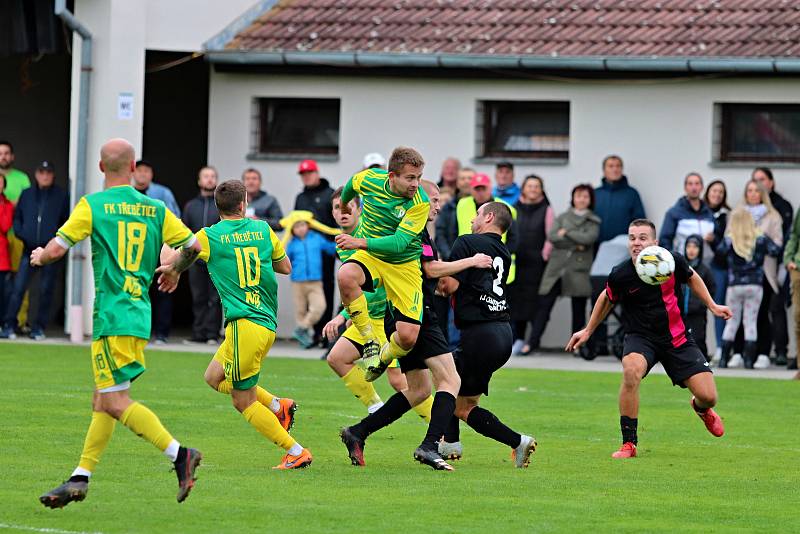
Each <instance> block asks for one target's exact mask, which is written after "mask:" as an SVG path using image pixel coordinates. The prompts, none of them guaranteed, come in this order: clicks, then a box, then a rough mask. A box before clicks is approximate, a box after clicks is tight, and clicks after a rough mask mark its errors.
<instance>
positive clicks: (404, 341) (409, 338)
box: [397, 323, 419, 350]
mask: <svg viewBox="0 0 800 534" xmlns="http://www.w3.org/2000/svg"><path fill="white" fill-rule="evenodd" d="M418 335H419V325H415V324H411V323H403V325H402V326H401V325H400V323H398V326H397V343H398V344H399V345H400V346H401V347H403V348H404V349H408V350H410V349H412V348H414V344H415V343H416V342H417V336H418Z"/></svg>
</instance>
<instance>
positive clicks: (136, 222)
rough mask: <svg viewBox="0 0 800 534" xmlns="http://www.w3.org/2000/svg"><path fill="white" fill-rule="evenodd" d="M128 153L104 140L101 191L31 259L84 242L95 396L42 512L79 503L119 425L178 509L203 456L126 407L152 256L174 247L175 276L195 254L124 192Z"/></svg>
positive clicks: (140, 353) (40, 261) (154, 207)
mask: <svg viewBox="0 0 800 534" xmlns="http://www.w3.org/2000/svg"><path fill="white" fill-rule="evenodd" d="M134 158H135V156H134V150H133V146H131V144H130V143H129V142H128V141H126V140H124V139H111V140H110V141H108V142H107V143H106V144H104V145H103V147H102V149H101V150H100V170H101V171H102V172H103V174H104V175H105V189H104V190H103V191H100V192H98V193H92V194H90V195H86V196H84V197H83V198H81V200H80V201H79V202H78V204H77V205H76V206H75V209H74V210H73V212H72V214H71V215H70V217H69V219H68V220H67V222H66V223H65V224H64V225H63V226H62V227H61V228H60V229H59V230H58V232H56V236H55V237H54V238H53V239H51V240H50V242H49V243H48V244H47V246H46V247H44V248H42V247H39V248H37V249H35V250H34V251H33V252H32V253H31V258H30V262H31V265H34V266H40V265H47V264H48V263H52V262H54V261H57V260H58V259H60V258H62V257H63V256H64V255H65V254H66V253H67V251H68V250H69V249H70V248H71V247H72V246H74V245H75V244H77V243H78V242H80V241H82V240H84V239H86V238H87V237H91V239H92V267H93V269H94V272H95V277H94V280H95V300H94V323H93V325H94V332H93V335H92V349H91V350H92V353H91V361H92V369H93V370H94V383H95V391H94V396H93V399H92V410H93V412H92V421H91V423H90V424H89V430H88V432H87V434H86V441H85V443H84V446H83V453H82V454H81V458H80V461H79V462H78V467H76V468H75V470H74V471H73V472H72V476H71V477H70V478H69V480H67V481H66V482H64V483H63V484H61V485H60V486H58V487H56V488H54V489H53V490H51V491H49V492H47V493H45V494H44V495H42V496H41V497H39V500H40V502H41V503H42V504H43V505H45V506H46V507H49V508H62V507H64V506H66V505H67V504H69V503H70V502H72V501H82V500H83V499H84V498H86V493H87V492H88V490H89V477H91V475H92V472H93V471H94V469H95V467H96V465H97V463H98V462H99V461H100V456H101V455H102V453H103V451H104V450H105V448H106V446H107V445H108V442H109V441H110V440H111V435H112V433H113V431H114V427H115V426H116V422H117V421H119V422H120V423H122V424H123V425H125V426H126V427H128V428H129V429H130V430H132V431H133V433H134V434H136V435H138V436H141V437H142V438H144V439H146V440H148V441H149V442H150V443H152V444H153V445H155V446H156V447H158V448H159V449H160V450H161V451H162V452H163V453H164V454H165V455H166V456H167V457H168V458H169V459H170V460H171V461H172V462H173V464H174V466H175V471H176V472H177V474H178V502H182V501H183V500H184V499H186V497H187V496H188V495H189V492H190V491H191V489H192V487H193V486H194V479H195V477H194V472H195V469H197V466H198V465H199V464H200V460H201V458H202V455H201V454H200V451H198V450H197V449H191V448H186V447H183V446H181V444H180V443H179V442H178V441H176V440H175V439H174V438H173V437H172V435H171V434H170V433H169V432H168V431H167V429H166V428H164V426H163V425H162V424H161V421H159V419H158V417H157V416H156V414H154V413H153V412H152V411H150V410H149V409H148V408H146V407H145V406H144V405H142V404H140V403H138V402H136V401H133V400H131V398H130V395H129V389H130V387H131V383H132V382H133V381H134V380H135V379H136V378H138V377H139V376H140V375H141V374H142V373H144V371H145V362H144V347H145V345H146V344H147V340H148V339H150V299H149V296H148V293H147V288H148V287H150V283H151V281H152V279H153V273H154V272H155V270H156V265H157V263H158V251H159V250H162V253H163V254H167V251H168V249H169V247H181V248H182V250H181V253H180V261H179V262H178V263H177V265H176V270H178V271H179V272H182V271H184V270H186V269H187V268H188V267H189V266H190V265H191V264H192V263H193V262H194V261H195V260H196V259H197V256H198V255H199V254H200V251H201V248H200V245H199V243H197V240H196V238H195V237H194V234H192V232H191V230H189V229H188V228H186V226H184V225H183V223H182V222H181V221H180V220H179V219H178V218H177V217H175V215H173V214H172V212H171V211H169V210H168V209H167V208H166V207H165V205H164V203H163V202H161V201H159V200H155V199H152V198H149V197H147V196H145V195H143V194H141V193H139V192H138V191H136V190H135V189H134V188H133V187H131V185H130V183H131V175H132V174H133V170H134Z"/></svg>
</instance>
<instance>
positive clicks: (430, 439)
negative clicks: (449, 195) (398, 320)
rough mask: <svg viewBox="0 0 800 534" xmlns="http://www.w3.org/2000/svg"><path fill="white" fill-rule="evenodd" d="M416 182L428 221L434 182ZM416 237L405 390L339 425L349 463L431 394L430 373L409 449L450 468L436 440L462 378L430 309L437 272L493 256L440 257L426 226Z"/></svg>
mask: <svg viewBox="0 0 800 534" xmlns="http://www.w3.org/2000/svg"><path fill="white" fill-rule="evenodd" d="M421 186H422V187H423V188H424V189H425V192H426V194H427V195H428V198H429V200H430V213H429V214H428V220H429V221H433V220H434V219H435V217H436V215H437V214H438V213H439V209H440V206H439V187H438V186H437V185H436V184H434V183H433V182H430V181H428V180H422V182H421ZM421 237H422V255H421V257H420V260H421V262H422V273H423V282H422V305H423V313H422V323H421V325H420V330H419V335H418V336H417V341H416V343H415V344H414V347H413V348H412V349H411V350H410V351H409V352H408V354H406V355H405V356H403V357H402V358H398V361H399V362H400V369H401V370H402V371H403V373H404V374H405V375H406V380H407V382H408V389H406V390H404V391H402V392H399V393H395V394H394V395H392V396H391V397H390V398H389V399H388V400H387V401H386V403H385V404H384V405H383V406H381V407H380V408H379V409H378V410H377V411H376V412H375V413H372V414H370V415H368V416H367V417H365V418H364V419H362V420H361V421H360V422H359V423H357V424H355V425H353V426H349V427H345V428H343V429H342V430H341V432H340V434H339V435H340V437H341V438H342V443H344V444H345V446H346V447H347V453H348V456H349V457H350V462H351V463H352V464H353V465H364V445H365V442H366V439H367V437H368V436H369V435H370V434H372V433H374V432H377V431H378V430H380V429H381V428H384V427H386V426H388V425H390V424H391V423H393V422H394V421H396V420H397V419H399V418H400V417H401V416H402V415H403V414H404V413H406V412H407V411H409V410H410V409H411V407H412V406H415V405H417V404H419V403H420V402H422V401H424V400H425V399H427V398H428V396H430V394H431V388H432V384H431V374H433V376H434V377H436V378H437V392H436V395H435V397H434V402H433V406H432V407H431V420H430V423H429V424H428V432H427V433H426V435H425V438H424V439H423V441H422V443H421V444H420V446H419V447H418V448H417V449H416V450H415V451H414V458H415V459H416V460H417V461H419V462H421V463H423V464H425V465H429V466H431V467H433V468H434V469H437V470H448V471H449V470H452V469H453V468H452V466H451V465H450V464H448V463H447V462H445V461H444V459H442V457H441V456H440V455H439V452H438V443H439V440H440V439H441V437H442V436H443V435H444V433H445V429H446V427H447V424H448V422H449V421H450V419H451V418H452V416H453V410H454V408H455V405H456V399H455V393H456V392H458V390H459V387H460V385H461V381H460V379H459V377H458V373H457V371H456V367H455V363H454V362H453V355H452V354H451V353H450V349H449V348H448V345H447V340H446V339H445V337H444V334H443V333H442V330H441V328H440V326H439V320H438V318H437V316H436V311H435V310H434V302H433V300H434V291H435V289H436V284H437V280H438V278H439V277H440V276H450V275H453V274H456V273H458V272H461V271H463V270H464V269H468V268H470V267H477V268H483V269H488V268H489V267H491V265H492V259H491V258H489V257H488V256H485V255H483V254H474V255H472V256H471V257H468V258H466V257H465V258H463V259H462V260H460V261H456V262H444V261H439V259H438V254H437V253H436V248H435V247H434V244H433V241H432V240H431V238H430V235H428V231H427V230H423V231H422V234H421ZM393 315H394V314H393V310H392V309H391V308H390V307H389V308H387V312H386V318H385V323H386V337H387V338H390V337H391V334H392V333H393V332H394V330H395V325H394V321H393ZM386 346H387V345H384V348H383V349H382V351H381V354H384V353H385V349H386ZM382 363H383V362H382ZM384 365H385V364H384ZM384 368H385V367H384ZM428 370H430V372H428ZM451 377H452V378H451ZM450 391H452V393H450Z"/></svg>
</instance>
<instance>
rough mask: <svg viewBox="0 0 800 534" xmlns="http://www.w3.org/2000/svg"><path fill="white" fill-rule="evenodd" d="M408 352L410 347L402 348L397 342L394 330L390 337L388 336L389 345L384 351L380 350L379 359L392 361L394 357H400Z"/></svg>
mask: <svg viewBox="0 0 800 534" xmlns="http://www.w3.org/2000/svg"><path fill="white" fill-rule="evenodd" d="M412 348H413V347H412ZM409 352H411V349H404V348H403V347H401V346H400V344H399V343H397V332H394V333H393V334H392V337H390V338H389V346H388V347H387V348H386V350H385V351H382V352H381V361H382V362H383V363H386V364H389V363H392V360H394V359H395V358H402V357H403V356H405V355H406V354H408V353H409Z"/></svg>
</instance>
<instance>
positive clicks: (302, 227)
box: [286, 221, 336, 349]
mask: <svg viewBox="0 0 800 534" xmlns="http://www.w3.org/2000/svg"><path fill="white" fill-rule="evenodd" d="M323 254H328V255H331V256H332V255H334V254H336V244H335V243H334V242H333V241H328V240H327V239H325V238H324V237H323V236H322V234H320V233H318V232H315V231H314V230H310V229H309V227H308V223H307V222H305V221H298V222H296V223H295V224H294V225H293V226H292V239H291V241H289V243H288V245H286V255H287V256H288V257H289V259H290V260H291V262H292V276H291V280H292V293H293V295H294V314H295V321H296V322H297V326H296V327H295V329H294V332H293V336H294V338H295V339H296V340H297V341H298V342H299V343H300V346H302V347H303V348H305V349H308V348H311V346H313V345H314V330H313V329H314V324H316V322H317V321H319V318H320V317H322V314H323V313H324V312H325V306H326V305H327V303H326V302H325V293H324V292H323V290H322V255H323Z"/></svg>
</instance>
